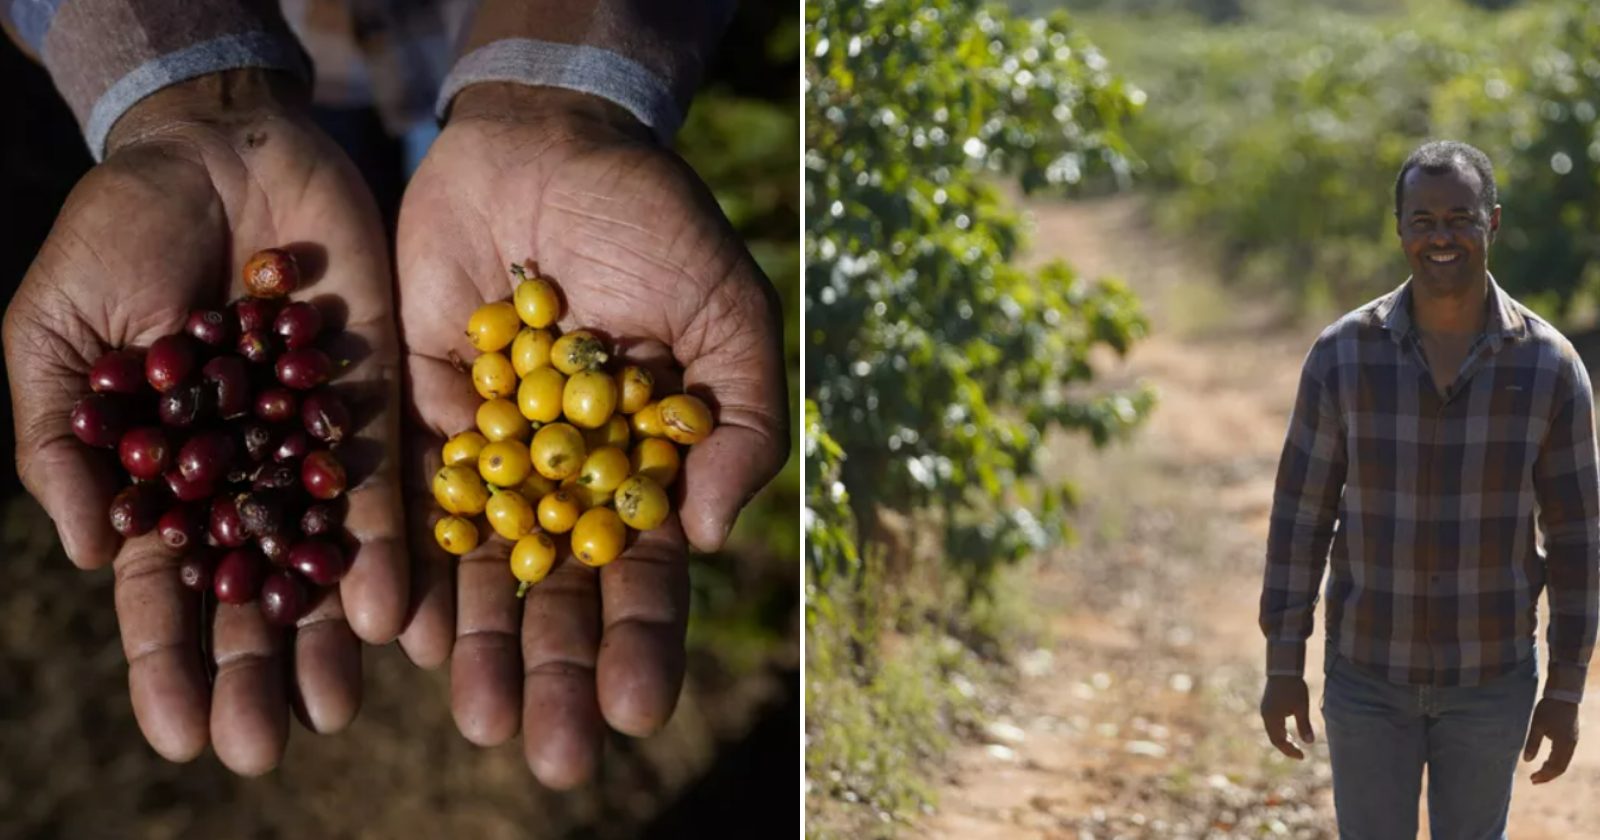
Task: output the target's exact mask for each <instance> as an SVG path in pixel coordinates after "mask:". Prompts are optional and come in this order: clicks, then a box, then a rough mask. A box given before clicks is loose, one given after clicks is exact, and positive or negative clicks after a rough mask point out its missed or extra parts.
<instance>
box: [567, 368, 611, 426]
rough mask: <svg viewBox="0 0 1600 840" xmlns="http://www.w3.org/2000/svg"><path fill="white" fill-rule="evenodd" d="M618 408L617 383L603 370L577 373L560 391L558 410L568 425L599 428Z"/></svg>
mask: <svg viewBox="0 0 1600 840" xmlns="http://www.w3.org/2000/svg"><path fill="white" fill-rule="evenodd" d="M616 408H617V383H616V380H614V379H612V378H611V377H610V376H609V375H608V374H607V373H606V372H605V371H602V370H580V371H578V372H577V373H574V374H573V375H572V378H571V379H568V380H567V385H566V387H565V388H564V389H562V392H561V410H562V412H563V413H564V414H566V415H567V422H569V423H572V424H573V425H575V426H581V427H583V428H585V429H598V428H600V427H601V426H604V425H605V424H606V421H607V420H610V419H611V414H612V412H614V411H616Z"/></svg>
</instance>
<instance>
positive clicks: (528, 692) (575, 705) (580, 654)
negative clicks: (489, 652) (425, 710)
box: [507, 557, 621, 790]
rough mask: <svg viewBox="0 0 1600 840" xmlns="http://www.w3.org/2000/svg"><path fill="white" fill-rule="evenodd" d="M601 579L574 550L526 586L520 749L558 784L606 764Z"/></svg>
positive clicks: (572, 782) (576, 781) (548, 781)
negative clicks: (600, 696) (599, 677)
mask: <svg viewBox="0 0 1600 840" xmlns="http://www.w3.org/2000/svg"><path fill="white" fill-rule="evenodd" d="M617 562H621V561H620V560H619V561H617ZM507 582H509V581H507ZM597 585H598V575H597V574H596V573H595V570H594V569H590V568H588V567H587V566H584V565H583V564H581V563H578V562H576V561H574V560H573V559H572V558H570V557H568V558H566V559H565V560H563V561H561V562H560V563H559V564H558V565H557V566H556V568H555V569H554V570H553V571H552V572H551V573H550V576H549V577H547V578H545V579H544V580H543V581H541V582H540V583H538V584H537V585H535V586H534V587H533V588H532V589H530V590H528V594H527V603H526V604H525V605H524V607H523V620H522V658H523V662H524V668H525V672H524V679H523V687H522V694H523V701H522V733H523V734H522V749H523V754H524V756H525V757H526V758H527V760H528V767H529V768H531V769H532V770H533V774H534V775H535V776H537V777H538V779H539V781H540V782H541V783H543V784H544V785H545V786H546V787H551V788H555V789H557V790H567V789H570V788H574V787H577V786H578V785H580V784H583V783H584V782H585V781H587V780H588V779H589V778H590V777H591V776H593V775H594V772H595V768H596V767H597V766H598V765H599V763H600V739H601V736H602V735H603V734H604V724H603V722H602V721H601V717H600V704H599V701H598V700H597V699H596V695H595V656H596V652H597V649H598V647H599V645H600V598H599V593H598V592H597V591H596V587H597Z"/></svg>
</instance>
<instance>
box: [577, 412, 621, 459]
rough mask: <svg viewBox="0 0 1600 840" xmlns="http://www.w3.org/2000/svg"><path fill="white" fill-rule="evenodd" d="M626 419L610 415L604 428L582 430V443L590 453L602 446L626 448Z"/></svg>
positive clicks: (617, 415)
mask: <svg viewBox="0 0 1600 840" xmlns="http://www.w3.org/2000/svg"><path fill="white" fill-rule="evenodd" d="M629 436H630V435H629V432H628V418H626V417H624V416H622V415H621V414H613V415H611V419H610V420H607V421H606V424H605V425H604V426H601V427H600V428H598V429H584V430H583V442H584V444H586V445H587V446H588V447H589V449H590V451H593V450H596V449H599V448H600V447H602V446H615V447H616V448H618V449H627V448H628V438H629Z"/></svg>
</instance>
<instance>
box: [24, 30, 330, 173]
mask: <svg viewBox="0 0 1600 840" xmlns="http://www.w3.org/2000/svg"><path fill="white" fill-rule="evenodd" d="M4 17H5V23H6V34H7V35H8V36H10V37H11V38H12V40H14V41H16V42H17V43H18V45H19V46H20V47H22V49H23V51H24V52H25V53H27V54H28V55H29V56H30V57H34V58H37V59H39V60H41V61H42V63H43V64H44V66H45V69H46V70H48V71H49V73H50V77H51V79H52V80H54V82H55V85H56V89H57V90H58V91H60V92H61V95H62V97H63V98H64V99H66V101H67V105H68V106H70V107H71V108H72V113H73V115H74V116H75V117H77V120H78V125H79V127H80V128H81V129H82V130H83V136H84V141H85V142H86V143H87V144H88V146H89V151H90V153H91V154H92V155H94V158H95V160H97V161H98V160H101V159H102V158H104V156H105V146H106V138H107V136H108V135H109V134H110V133H111V128H112V126H113V125H115V124H116V122H117V120H118V119H120V118H121V117H122V115H123V114H125V113H126V112H127V111H128V110H129V109H130V108H132V107H133V106H134V104H136V103H138V102H139V101H141V100H143V99H144V98H145V97H147V96H149V95H150V94H152V93H155V92H156V91H158V90H161V89H163V88H166V87H169V86H171V85H174V84H176V83H178V82H182V81H186V80H189V79H194V78H198V77H200V76H205V75H208V74H212V73H216V72H218V71H222V70H233V69H239V68H246V67H259V68H267V69H274V70H283V71H287V72H289V73H292V74H294V75H296V76H298V77H299V78H300V79H301V80H302V81H303V82H305V83H306V84H307V86H308V87H309V84H310V80H311V64H310V61H309V59H308V57H307V56H306V54H305V52H304V51H303V50H302V49H301V48H300V45H299V42H298V41H296V40H295V38H294V35H293V34H292V33H290V31H289V27H288V25H287V24H286V23H284V20H283V17H282V15H281V14H280V13H279V11H278V6H277V4H276V3H274V2H265V0H148V1H147V2H138V0H65V2H60V3H56V2H43V0H20V1H19V2H8V3H6V4H5V7H4Z"/></svg>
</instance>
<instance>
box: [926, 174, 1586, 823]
mask: <svg viewBox="0 0 1600 840" xmlns="http://www.w3.org/2000/svg"><path fill="white" fill-rule="evenodd" d="M1031 209H1032V210H1033V212H1034V214H1035V220H1036V224H1037V229H1036V233H1035V237H1034V241H1035V242H1036V243H1039V248H1038V253H1037V254H1036V255H1035V256H1036V257H1037V258H1040V259H1043V258H1048V257H1052V256H1060V257H1064V258H1066V259H1068V260H1069V261H1070V262H1072V264H1073V265H1074V266H1075V267H1077V268H1078V269H1080V270H1081V271H1084V272H1087V273H1088V274H1090V275H1094V276H1098V275H1102V274H1113V275H1117V276H1121V277H1123V278H1125V279H1127V280H1128V281H1129V282H1131V283H1133V284H1134V286H1135V288H1136V289H1137V290H1138V291H1139V293H1140V294H1141V297H1142V298H1143V300H1144V301H1145V302H1146V307H1147V309H1148V310H1149V311H1150V313H1151V316H1152V318H1153V321H1154V326H1155V331H1154V332H1155V334H1154V335H1153V336H1152V337H1151V338H1150V339H1148V340H1147V341H1145V342H1143V343H1141V344H1140V345H1139V346H1138V348H1137V349H1136V351H1135V352H1134V353H1133V354H1132V356H1131V357H1130V358H1129V359H1128V360H1126V361H1123V362H1114V363H1112V364H1109V365H1108V366H1106V367H1104V368H1103V370H1106V371H1107V372H1108V373H1109V374H1110V379H1111V381H1112V382H1113V383H1115V382H1132V381H1135V380H1141V379H1142V380H1144V381H1147V382H1150V383H1152V384H1153V385H1155V387H1156V388H1157V389H1158V392H1159V395H1160V404H1159V407H1158V409H1157V410H1156V413H1155V415H1154V416H1153V417H1152V418H1151V420H1150V422H1149V423H1148V425H1147V426H1146V427H1145V428H1144V429H1143V430H1142V432H1141V433H1140V434H1139V435H1138V437H1137V438H1136V439H1135V440H1134V441H1133V442H1132V443H1131V445H1122V446H1118V447H1115V448H1112V449H1109V450H1106V451H1100V452H1096V451H1094V450H1093V449H1092V447H1090V446H1088V445H1087V444H1085V443H1083V442H1081V441H1079V440H1076V439H1062V440H1060V441H1058V442H1056V443H1055V444H1054V445H1053V446H1052V450H1051V470H1052V472H1053V473H1054V474H1056V475H1059V476H1062V477H1071V478H1073V479H1074V480H1075V481H1076V482H1077V483H1078V485H1079V487H1080V489H1081V490H1082V491H1083V497H1084V503H1083V505H1082V507H1081V508H1080V510H1079V511H1078V513H1077V514H1076V515H1075V520H1076V522H1077V528H1078V534H1079V542H1078V544H1077V545H1076V546H1074V547H1071V548H1069V549H1065V550H1062V551H1060V552H1058V553H1056V554H1055V555H1053V556H1049V557H1041V558H1039V559H1038V560H1037V562H1035V563H1034V564H1032V566H1031V568H1030V569H1029V570H1028V571H1027V572H1026V573H1027V574H1028V575H1030V577H1031V579H1030V580H1029V582H1028V589H1029V590H1030V591H1031V592H1032V593H1033V597H1034V598H1035V601H1036V608H1037V613H1038V614H1039V615H1042V616H1046V617H1047V622H1048V624H1049V629H1050V640H1048V641H1046V642H1045V643H1044V644H1042V645H1041V647H1040V649H1039V650H1036V651H1033V652H1031V653H1029V654H1027V655H1025V656H1024V657H1023V658H1022V661H1021V670H1022V673H1023V679H1022V682H1021V687H1020V689H1019V690H1018V691H1016V692H1015V693H1014V694H1013V695H1012V697H1011V698H1010V699H1009V701H1008V702H1007V703H1006V704H1005V705H1006V708H1005V711H1004V713H1003V714H1001V715H999V716H997V717H995V718H994V719H992V720H991V721H990V722H989V725H988V727H987V731H986V733H985V737H984V738H982V739H980V740H979V742H977V743H971V744H968V745H966V746H964V747H962V748H961V749H959V750H957V751H956V754H955V756H954V760H953V761H952V762H951V763H950V766H951V772H950V774H949V779H948V783H947V784H946V786H945V787H944V789H943V791H942V793H941V796H940V802H939V805H938V808H937V810H936V811H935V813H934V814H933V815H932V816H930V817H928V818H927V819H926V820H925V821H924V824H923V825H920V826H917V828H916V830H915V831H913V833H914V834H916V835H917V836H930V837H946V838H962V839H963V840H985V838H1058V837H1068V838H1090V837H1095V838H1100V837H1106V838H1110V837H1127V838H1134V837H1151V838H1156V837H1160V838H1168V837H1212V838H1222V837H1259V836H1262V835H1263V834H1271V835H1278V836H1288V837H1304V838H1322V837H1333V836H1335V832H1334V828H1333V825H1334V822H1333V809H1332V788H1331V782H1330V776H1329V768H1328V759H1327V750H1326V747H1325V746H1324V745H1323V744H1322V743H1321V742H1320V740H1319V742H1318V743H1317V744H1316V745H1314V747H1313V748H1312V749H1311V750H1310V751H1309V755H1308V760H1306V761H1304V762H1293V761H1289V760H1287V759H1284V758H1282V757H1280V756H1278V755H1277V753H1276V752H1275V751H1273V750H1272V749H1271V747H1270V745H1269V744H1268V743H1267V741H1266V738H1265V736H1264V735H1263V734H1262V733H1261V731H1260V719H1259V717H1258V715H1257V713H1256V703H1257V701H1258V699H1259V692H1260V687H1261V681H1262V679H1263V674H1262V667H1263V665H1262V657H1263V651H1264V643H1263V641H1262V637H1261V635H1260V633H1259V631H1258V630H1257V629H1256V601H1257V597H1258V596H1259V593H1260V584H1261V562H1262V561H1261V555H1262V550H1263V546H1264V545H1265V539H1266V532H1267V516H1268V512H1269V507H1270V504H1271V495H1272V478H1273V473H1274V471H1275V469H1276V464H1277V458H1278V453H1279V449H1280V447H1281V446H1282V442H1283V432H1284V428H1285V425H1286V423H1287V422H1288V414H1289V410H1290V408H1291V406H1292V403H1293V398H1294V389H1295V384H1296V379H1297V377H1298V374H1299V367H1300V362H1301V360H1302V359H1303V358H1304V355H1305V352H1306V349H1307V348H1308V347H1309V345H1310V342H1311V340H1312V339H1313V338H1314V337H1315V335H1316V333H1317V332H1318V330H1319V329H1320V327H1321V324H1320V323H1314V322H1310V321H1307V322H1302V323H1296V322H1295V321H1294V319H1291V318H1287V317H1285V316H1284V314H1283V312H1284V310H1283V309H1282V308H1281V307H1277V306H1275V305H1274V304H1273V303H1272V302H1270V301H1263V300H1260V299H1247V300H1243V301H1229V300H1228V299H1227V298H1226V297H1225V296H1224V292H1223V289H1222V287H1221V285H1220V283H1219V281H1218V280H1217V278H1215V277H1214V276H1211V274H1210V273H1209V272H1208V270H1207V269H1206V268H1204V266H1206V265H1208V262H1207V261H1206V260H1205V259H1204V257H1203V256H1201V255H1198V254H1194V253H1193V252H1192V251H1191V249H1190V248H1188V247H1187V246H1186V245H1185V244H1183V243H1180V242H1175V241H1173V240H1171V239H1170V238H1167V237H1163V236H1161V235H1159V234H1157V233H1156V232H1154V231H1153V230H1152V227H1151V225H1150V224H1148V222H1147V221H1146V219H1145V217H1144V214H1143V212H1142V209H1141V206H1140V205H1139V204H1138V202H1137V200H1134V199H1126V198H1118V199H1111V200H1103V201H1093V202H1079V203H1073V204H1066V205H1063V204H1051V203H1035V204H1033V205H1031ZM1357 303H1358V302H1357ZM1543 612H1545V610H1544V609H1543V608H1541V613H1543ZM1321 618H1322V616H1321V615H1320V611H1319V615H1318V624H1319V627H1318V631H1319V632H1318V635H1317V636H1316V637H1315V638H1313V639H1312V641H1311V644H1310V646H1309V649H1310V652H1311V653H1310V656H1311V661H1310V662H1309V664H1308V668H1307V677H1308V682H1309V683H1310V687H1311V692H1312V698H1313V703H1316V702H1317V698H1319V697H1320V696H1321V690H1322V685H1321V682H1322V681H1321V667H1322V662H1321V656H1320V650H1321V644H1322V637H1321V633H1320V630H1321V627H1320V624H1321ZM1541 636H1542V631H1541ZM1594 693H1595V691H1594V689H1591V696H1594ZM1583 718H1584V719H1583V728H1584V731H1586V732H1588V733H1594V734H1591V735H1590V736H1589V738H1588V739H1587V740H1585V741H1584V742H1583V743H1582V744H1581V746H1580V748H1579V753H1578V756H1577V757H1576V759H1575V760H1574V762H1573V765H1572V767H1571V769H1570V770H1569V771H1568V773H1567V775H1566V776H1565V777H1563V778H1561V779H1559V780H1557V781H1556V782H1554V783H1552V784H1549V785H1544V786H1540V787H1537V788H1536V787H1534V786H1532V785H1530V784H1529V783H1528V782H1527V776H1528V775H1529V774H1530V773H1531V772H1532V768H1533V766H1535V765H1522V766H1521V767H1520V768H1519V771H1518V780H1517V783H1516V789H1515V792H1514V795H1513V807H1512V824H1511V829H1510V832H1509V833H1510V836H1511V837H1515V838H1518V839H1519V840H1522V839H1523V838H1535V840H1537V838H1570V837H1582V836H1592V835H1593V834H1594V833H1595V832H1596V831H1600V829H1597V826H1600V798H1597V797H1596V796H1595V795H1594V794H1595V792H1596V791H1597V790H1600V704H1597V703H1596V702H1594V701H1591V702H1589V703H1587V704H1585V706H1584V708H1583ZM1313 723H1314V725H1315V726H1316V727H1317V730H1318V734H1319V738H1320V734H1321V729H1322V719H1321V715H1320V713H1319V712H1315V711H1314V712H1313ZM1541 760H1542V757H1541ZM1425 820H1426V816H1425V815H1424V824H1425Z"/></svg>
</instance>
